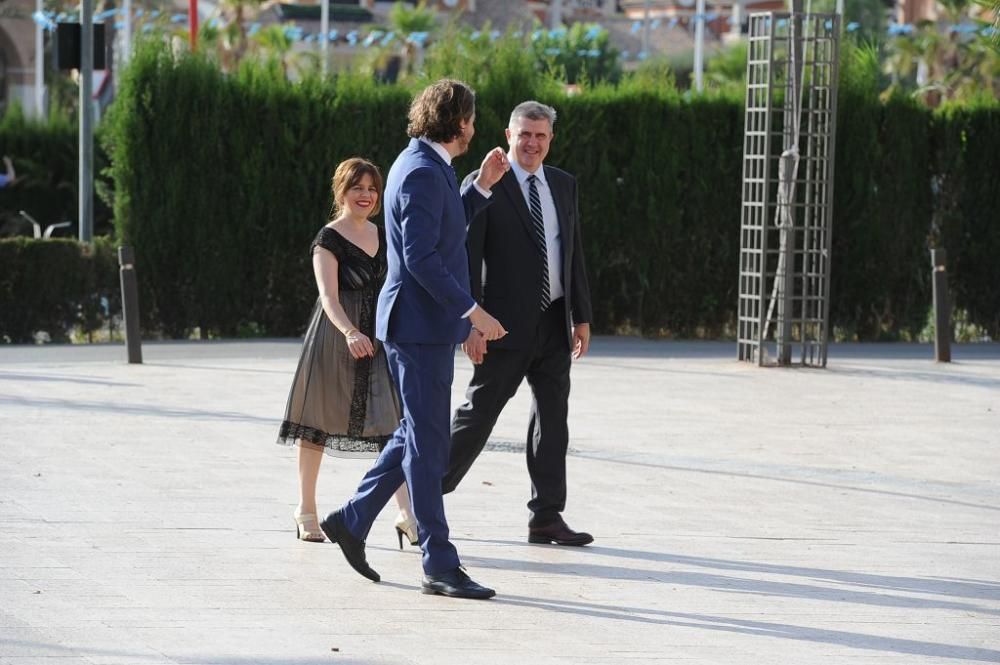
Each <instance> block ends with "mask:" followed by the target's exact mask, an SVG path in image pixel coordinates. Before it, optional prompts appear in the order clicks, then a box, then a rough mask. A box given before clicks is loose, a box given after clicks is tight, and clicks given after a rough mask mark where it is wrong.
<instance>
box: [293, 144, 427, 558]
mask: <svg viewBox="0 0 1000 665" xmlns="http://www.w3.org/2000/svg"><path fill="white" fill-rule="evenodd" d="M332 189H333V199H334V211H333V214H334V219H333V220H332V221H331V222H330V223H329V224H327V225H326V226H324V227H323V228H322V229H320V231H319V234H318V235H317V236H316V239H315V240H314V241H313V244H312V247H311V252H312V261H313V272H314V274H315V277H316V286H317V288H318V290H319V297H318V298H317V300H316V305H315V307H314V308H313V314H312V319H311V320H310V323H309V329H308V330H307V331H306V336H305V340H304V341H303V344H302V355H301V357H300V359H299V366H298V369H297V370H296V372H295V378H294V379H293V380H292V388H291V391H290V392H289V395H288V404H287V406H286V408H285V418H284V420H283V421H282V423H281V429H280V431H279V434H278V442H279V443H284V444H296V443H297V444H298V446H299V483H300V484H299V491H300V496H299V505H298V508H297V510H296V511H295V522H296V529H297V535H298V537H299V539H301V540H308V541H322V540H323V533H322V532H321V531H320V529H319V525H318V522H317V520H316V514H317V513H316V480H317V478H318V475H319V467H320V462H321V461H322V459H323V452H324V451H325V452H327V453H329V454H331V455H335V456H340V457H375V456H376V455H377V454H378V452H379V451H380V450H381V449H382V448H384V447H385V444H386V442H387V441H388V440H389V437H390V436H391V435H392V433H393V431H395V429H396V427H397V426H398V425H399V418H400V407H399V400H398V398H397V396H396V395H397V393H396V389H395V387H394V385H393V383H392V377H391V376H390V375H389V367H388V364H387V362H386V356H385V352H384V350H383V349H382V346H381V344H380V343H379V342H378V340H376V339H375V334H374V333H375V301H376V298H377V296H378V292H379V290H380V289H381V287H382V282H383V281H384V280H385V274H386V253H385V242H384V239H385V236H384V233H383V231H382V229H381V228H379V227H377V226H375V224H373V223H372V222H371V221H370V219H371V217H372V216H374V215H376V214H378V212H379V210H380V209H381V205H382V175H381V173H379V170H378V168H377V167H376V166H375V165H374V164H372V163H371V162H368V161H366V160H363V159H359V158H357V157H355V158H352V159H348V160H346V161H344V162H341V164H340V165H339V166H338V167H337V171H336V173H335V174H334V176H333V183H332ZM397 500H398V502H399V505H400V517H399V519H398V520H397V524H396V531H397V533H398V534H399V540H400V546H402V537H403V535H404V534H405V535H406V536H407V537H408V538H409V540H410V542H411V543H412V542H414V541H415V540H416V525H415V523H414V522H413V519H412V517H411V516H410V514H409V501H408V497H407V494H406V488H405V487H403V488H401V490H400V491H399V492H397Z"/></svg>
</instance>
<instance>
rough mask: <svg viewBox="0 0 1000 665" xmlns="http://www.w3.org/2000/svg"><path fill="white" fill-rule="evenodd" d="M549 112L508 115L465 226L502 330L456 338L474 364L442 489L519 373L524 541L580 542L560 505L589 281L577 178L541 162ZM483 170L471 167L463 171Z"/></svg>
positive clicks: (535, 109)
mask: <svg viewBox="0 0 1000 665" xmlns="http://www.w3.org/2000/svg"><path fill="white" fill-rule="evenodd" d="M555 121H556V112H555V109H553V108H552V107H550V106H546V105H544V104H540V103H538V102H534V101H529V102H524V103H523V104H520V105H518V106H517V107H516V108H515V109H514V111H513V112H512V113H511V116H510V123H509V126H508V128H507V131H506V133H507V141H508V143H509V144H510V151H509V152H508V154H507V159H508V161H509V162H510V164H511V170H510V171H509V172H508V173H507V174H506V175H504V176H503V178H502V179H501V180H500V185H499V186H497V187H496V188H495V190H494V196H493V199H494V200H493V202H492V204H491V205H490V206H489V207H488V208H486V209H485V210H483V211H482V212H481V213H479V215H480V217H481V218H482V219H477V220H476V222H475V223H474V224H473V225H472V227H471V228H470V230H469V240H468V245H469V260H470V266H471V269H470V272H471V278H472V294H473V296H474V297H475V298H476V301H477V302H479V303H480V304H481V305H482V306H483V307H485V308H486V309H488V310H489V311H491V312H493V313H494V314H496V316H497V317H498V318H499V319H500V320H501V321H503V322H504V325H505V326H506V327H507V328H508V329H509V334H508V335H507V336H506V337H504V338H503V339H502V340H497V341H493V342H490V344H489V348H488V352H487V344H486V343H487V342H488V341H489V340H488V339H486V338H484V337H483V336H480V335H473V336H472V337H470V338H469V340H468V342H467V343H466V344H465V345H464V348H465V351H466V353H467V354H468V355H469V357H470V358H471V359H472V362H473V363H474V364H475V370H474V373H473V376H472V382H471V383H470V384H469V388H468V391H467V392H466V399H467V400H468V401H467V402H466V403H465V404H463V405H462V406H461V407H459V408H458V410H457V411H456V412H455V418H454V420H453V421H452V424H451V460H450V463H449V468H448V473H447V474H446V475H445V478H444V483H443V490H444V492H445V493H448V492H451V491H453V490H454V489H455V487H456V486H457V485H458V483H459V482H460V481H461V480H462V477H463V476H464V475H465V473H466V472H467V471H468V470H469V467H470V466H472V463H473V462H474V461H475V459H476V457H477V456H478V455H479V453H480V452H482V450H483V447H484V446H485V445H486V440H487V439H488V438H489V435H490V432H491V431H492V430H493V426H494V425H495V424H496V421H497V418H498V417H499V416H500V411H501V410H502V409H503V407H504V405H505V404H506V403H507V401H508V400H509V399H510V398H511V397H513V395H514V393H515V392H516V391H517V388H518V386H519V385H520V384H521V381H522V379H525V378H527V379H528V384H529V385H530V386H531V392H532V396H533V401H532V408H531V417H530V421H529V423H528V438H527V457H528V474H529V475H530V476H531V500H530V501H529V502H528V509H529V510H530V511H531V518H530V520H529V522H528V542H531V543H545V544H548V543H555V544H557V545H586V544H588V543H590V542H592V541H593V538H592V537H591V536H590V534H587V533H582V532H577V531H573V530H572V529H570V528H569V526H568V525H567V524H566V522H565V521H564V520H563V518H562V512H563V510H564V509H565V507H566V449H567V446H568V444H569V430H568V428H567V423H566V420H567V416H568V413H569V407H568V402H569V386H570V381H569V372H570V365H571V359H576V358H581V357H582V356H583V355H584V354H586V353H587V348H588V346H589V344H590V321H591V319H592V311H591V305H590V288H589V286H588V284H587V273H586V270H585V269H584V263H583V243H582V241H581V238H580V219H579V213H578V207H577V189H576V179H575V178H574V177H573V176H571V175H570V174H569V173H566V172H565V171H562V170H560V169H557V168H554V167H551V166H545V165H544V161H545V156H546V155H547V154H548V151H549V145H550V144H551V141H552V136H553V133H552V128H553V126H554V125H555ZM480 175H481V174H480V173H479V172H474V173H472V174H471V175H470V176H469V180H470V181H471V180H472V179H474V178H477V177H480Z"/></svg>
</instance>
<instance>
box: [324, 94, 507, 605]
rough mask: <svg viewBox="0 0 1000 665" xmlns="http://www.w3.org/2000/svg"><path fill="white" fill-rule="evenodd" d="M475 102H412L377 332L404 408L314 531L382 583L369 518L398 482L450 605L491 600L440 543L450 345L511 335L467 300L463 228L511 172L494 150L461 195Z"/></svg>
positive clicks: (388, 194) (431, 587)
mask: <svg viewBox="0 0 1000 665" xmlns="http://www.w3.org/2000/svg"><path fill="white" fill-rule="evenodd" d="M474 123H475V93H474V92H473V91H472V89H471V88H469V87H468V86H466V85H465V84H464V83H461V82H459V81H452V80H442V81H438V82H437V83H434V84H433V85H430V86H428V87H427V88H426V89H425V90H424V91H423V92H421V93H420V94H419V95H418V96H417V98H416V99H415V100H414V101H413V104H412V105H411V107H410V112H409V126H408V127H407V134H409V135H410V137H412V140H411V141H410V144H409V145H408V146H407V147H406V149H405V150H403V152H402V153H400V155H399V157H397V158H396V162H395V163H394V164H393V165H392V168H391V169H390V170H389V177H388V179H387V182H386V189H385V206H384V207H385V227H386V253H387V258H388V264H389V270H388V274H387V276H386V281H385V285H384V286H383V287H382V292H381V293H380V294H379V299H378V311H377V316H376V330H375V334H376V336H377V337H378V339H380V340H382V341H383V342H384V344H385V350H386V353H387V355H388V358H389V365H390V368H391V370H392V373H393V379H394V380H395V382H396V387H397V388H398V389H399V393H400V397H401V398H402V405H403V418H402V420H401V421H400V425H399V429H397V430H396V432H395V435H394V436H393V438H392V440H391V441H389V444H388V445H387V446H386V447H385V450H383V451H382V454H381V456H379V459H378V461H377V462H376V463H375V466H374V467H372V469H371V470H370V471H369V472H368V473H367V474H365V477H364V478H363V479H362V481H361V484H360V485H359V486H358V491H357V493H356V494H355V495H354V496H353V497H352V498H351V499H350V500H349V501H348V502H347V503H346V504H344V506H343V507H341V509H340V510H336V511H334V512H332V513H330V514H329V515H327V517H326V518H325V519H324V520H323V522H322V523H321V524H320V526H321V528H322V529H323V531H324V532H325V533H326V535H327V537H328V538H329V539H330V540H331V541H333V542H336V543H337V544H338V545H339V546H340V549H341V551H342V552H343V554H344V557H345V558H346V559H347V562H348V563H349V564H350V565H351V567H352V568H354V569H355V570H356V571H357V572H359V573H360V574H362V575H364V576H365V577H367V578H368V579H370V580H372V581H375V582H378V581H379V579H380V578H379V575H378V573H376V572H375V571H374V570H372V569H371V567H370V566H369V565H368V562H367V560H366V558H365V539H366V538H367V536H368V531H369V529H371V526H372V523H373V522H374V521H375V517H376V516H377V515H378V513H379V512H380V511H381V510H382V507H383V506H385V504H386V502H387V501H388V500H389V498H390V497H391V496H392V495H393V493H394V492H395V491H396V489H398V488H399V486H400V485H402V484H403V482H404V481H405V482H406V485H407V487H408V488H409V491H410V499H411V502H412V504H413V515H414V517H416V520H417V527H418V539H419V541H420V547H421V549H422V550H423V568H424V581H423V584H422V591H423V592H424V593H428V594H443V595H445V596H453V597H458V598H490V597H492V596H494V595H495V592H494V591H493V590H492V589H488V588H486V587H483V586H480V585H479V584H477V583H476V582H474V581H473V580H472V579H470V578H469V576H468V575H467V574H466V573H465V571H464V570H463V569H462V568H461V566H460V561H459V558H458V552H457V551H456V550H455V546H454V545H452V544H451V542H450V541H449V540H448V523H447V521H446V519H445V515H444V501H443V499H442V494H441V478H442V477H443V476H444V473H445V471H446V469H447V468H448V453H449V448H450V445H451V434H450V418H451V413H450V411H451V384H452V379H453V378H454V361H455V345H456V344H459V343H461V342H464V341H466V340H467V339H468V338H469V337H470V335H474V336H482V337H483V338H484V339H486V340H489V341H492V340H497V339H500V338H501V337H503V336H504V335H506V334H507V331H506V330H504V329H503V326H501V325H500V323H499V322H498V321H497V320H496V319H495V318H493V317H492V316H490V315H489V314H488V313H487V312H486V311H485V310H484V309H483V308H481V307H479V306H478V305H477V304H476V302H475V300H473V298H472V296H471V295H470V293H469V257H468V254H467V252H466V242H465V241H466V231H467V228H468V224H469V221H470V220H472V218H473V217H474V216H475V215H476V214H477V213H478V212H479V211H481V210H482V209H483V208H485V207H486V206H487V205H488V204H489V198H490V188H491V187H493V185H494V184H496V183H497V182H498V181H499V180H500V178H501V177H502V176H503V175H504V173H506V172H507V170H508V169H509V167H510V165H509V163H508V162H507V159H506V156H505V154H504V151H503V150H502V149H501V148H499V147H498V148H495V149H493V150H492V151H490V153H489V154H488V155H487V156H486V158H485V159H484V160H483V163H482V167H481V169H480V171H479V177H478V178H477V179H476V181H475V182H473V183H470V184H469V185H468V186H467V187H466V188H465V190H464V191H462V192H460V191H459V186H458V179H457V178H456V176H455V170H454V169H453V168H452V166H451V160H452V159H453V158H454V157H457V156H459V155H462V154H464V153H465V152H466V151H467V150H468V149H469V142H470V141H471V140H472V136H473V134H474V133H475V128H474Z"/></svg>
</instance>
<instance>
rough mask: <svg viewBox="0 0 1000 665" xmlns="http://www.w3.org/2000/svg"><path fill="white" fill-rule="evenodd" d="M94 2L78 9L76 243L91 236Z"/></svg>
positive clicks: (92, 212) (86, 2)
mask: <svg viewBox="0 0 1000 665" xmlns="http://www.w3.org/2000/svg"><path fill="white" fill-rule="evenodd" d="M93 90H94V0H82V1H81V7H80V183H79V185H80V187H79V190H80V211H79V215H80V216H79V221H80V241H81V242H90V241H91V240H92V239H93V236H94V93H93Z"/></svg>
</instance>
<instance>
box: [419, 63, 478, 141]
mask: <svg viewBox="0 0 1000 665" xmlns="http://www.w3.org/2000/svg"><path fill="white" fill-rule="evenodd" d="M475 112H476V93H475V91H474V90H473V89H472V88H470V87H469V86H467V85H466V84H464V83H462V82H461V81H455V80H452V79H442V80H440V81H438V82H437V83H433V84H431V85H429V86H427V87H426V88H424V89H423V91H422V92H421V93H420V94H419V95H417V96H416V98H415V99H414V100H413V103H412V104H410V114H409V120H410V123H409V125H407V127H406V133H407V134H408V135H410V136H412V137H413V138H419V137H421V136H425V137H427V138H428V139H430V140H431V141H434V142H435V143H448V142H450V141H453V140H455V139H456V138H458V137H459V136H461V135H462V128H461V123H462V122H468V121H469V120H471V119H472V116H473V115H474V114H475Z"/></svg>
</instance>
